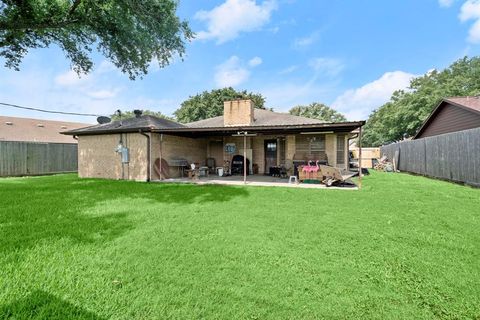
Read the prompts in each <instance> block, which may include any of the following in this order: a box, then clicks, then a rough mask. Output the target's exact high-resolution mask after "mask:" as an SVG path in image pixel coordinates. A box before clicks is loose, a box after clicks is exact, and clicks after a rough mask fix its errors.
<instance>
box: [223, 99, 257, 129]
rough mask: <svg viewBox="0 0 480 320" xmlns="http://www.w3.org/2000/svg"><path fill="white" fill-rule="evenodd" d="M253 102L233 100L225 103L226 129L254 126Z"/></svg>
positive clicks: (224, 119)
mask: <svg viewBox="0 0 480 320" xmlns="http://www.w3.org/2000/svg"><path fill="white" fill-rule="evenodd" d="M253 109H254V105H253V101H252V100H232V101H225V102H224V103H223V123H224V125H225V126H226V127H233V126H249V125H252V124H253V121H254V118H253Z"/></svg>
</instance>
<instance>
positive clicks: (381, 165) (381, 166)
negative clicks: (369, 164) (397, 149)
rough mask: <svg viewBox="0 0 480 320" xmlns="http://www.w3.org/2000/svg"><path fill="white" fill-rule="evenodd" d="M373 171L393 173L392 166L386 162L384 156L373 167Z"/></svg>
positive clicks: (386, 159)
mask: <svg viewBox="0 0 480 320" xmlns="http://www.w3.org/2000/svg"><path fill="white" fill-rule="evenodd" d="M373 169H375V170H377V171H387V172H392V171H393V164H392V162H390V161H389V160H388V158H387V157H386V156H385V155H384V156H383V157H381V158H380V159H379V160H378V163H377V164H376V165H375V166H374V167H373Z"/></svg>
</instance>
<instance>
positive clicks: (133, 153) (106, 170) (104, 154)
mask: <svg viewBox="0 0 480 320" xmlns="http://www.w3.org/2000/svg"><path fill="white" fill-rule="evenodd" d="M122 139H123V145H124V146H125V147H127V148H128V149H129V156H130V162H129V163H128V164H122V160H121V155H120V154H119V153H117V152H115V149H116V148H117V146H118V144H119V141H120V134H105V135H91V136H79V137H78V175H79V176H80V177H81V178H106V179H126V180H139V181H145V180H147V156H148V155H147V138H146V137H144V136H142V135H141V134H139V133H124V134H122Z"/></svg>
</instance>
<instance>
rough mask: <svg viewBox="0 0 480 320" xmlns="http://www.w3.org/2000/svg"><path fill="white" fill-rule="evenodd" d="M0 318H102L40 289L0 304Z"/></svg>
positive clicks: (37, 319)
mask: <svg viewBox="0 0 480 320" xmlns="http://www.w3.org/2000/svg"><path fill="white" fill-rule="evenodd" d="M0 318H1V319H16V320H23V319H29V320H31V319H34V320H43V319H45V320H46V319H49V320H65V319H79V320H102V319H104V318H101V317H99V316H97V315H96V314H94V313H93V312H90V311H87V310H84V309H83V308H80V307H77V306H75V305H73V304H71V303H70V302H68V301H65V300H62V299H60V298H58V297H56V296H54V295H52V294H49V293H47V292H44V291H42V290H36V291H34V292H32V293H31V294H29V295H28V296H27V297H26V298H24V299H19V300H16V301H13V302H11V303H9V304H5V305H2V306H0Z"/></svg>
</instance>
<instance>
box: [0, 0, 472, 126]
mask: <svg viewBox="0 0 480 320" xmlns="http://www.w3.org/2000/svg"><path fill="white" fill-rule="evenodd" d="M178 14H179V15H180V16H181V17H182V18H183V19H187V20H188V21H190V24H191V27H192V29H193V30H194V31H195V32H196V33H197V39H196V40H194V41H192V42H191V43H189V44H188V45H187V55H186V57H185V59H184V61H181V60H175V61H174V62H173V63H172V64H171V65H170V66H168V67H166V68H163V69H159V68H157V67H155V66H154V65H152V67H151V68H150V73H149V74H148V75H147V76H145V77H144V78H143V79H138V80H136V81H130V80H129V79H128V77H127V76H126V75H124V74H122V73H120V72H119V71H117V70H116V69H115V68H114V67H112V65H111V64H110V63H109V62H108V61H106V60H105V59H104V58H103V57H102V56H101V55H99V54H95V55H94V61H95V63H96V67H95V70H94V71H93V72H92V73H91V74H89V75H87V76H83V77H82V78H78V76H77V75H76V74H75V73H74V72H72V71H70V69H69V62H68V60H66V59H65V58H64V56H63V54H62V53H61V51H60V50H59V49H58V48H49V49H38V50H32V51H31V52H30V53H29V54H28V56H27V57H26V58H25V60H24V61H23V63H22V65H21V70H20V71H18V72H17V71H13V70H9V69H6V68H3V67H2V68H0V102H6V103H13V104H20V105H25V106H31V107H40V108H47V109H53V110H62V111H72V112H88V113H92V112H93V113H98V114H111V113H112V112H114V111H115V110H116V109H121V110H131V109H134V108H143V109H151V110H158V111H161V112H163V113H165V114H169V115H171V114H172V113H173V111H175V109H177V108H178V107H179V105H180V103H181V102H182V101H183V100H185V99H186V98H188V97H189V96H190V95H194V94H196V93H198V92H201V91H204V90H211V89H214V88H220V87H224V86H233V87H234V88H236V89H246V90H248V91H254V92H259V93H261V94H263V95H264V96H265V97H266V99H267V102H266V104H267V106H268V107H273V108H274V109H275V110H276V111H282V112H285V111H288V109H289V108H291V107H293V106H295V105H298V104H308V103H311V102H314V101H317V102H323V103H326V104H328V105H331V106H333V107H335V108H336V109H337V110H339V111H341V112H342V113H344V114H346V115H347V117H348V119H349V120H360V119H366V118H367V117H368V115H369V114H370V112H371V111H372V110H373V109H375V108H377V107H379V106H380V105H382V104H383V103H384V102H386V101H387V100H388V98H389V97H390V95H391V93H392V92H393V91H394V90H396V89H401V88H405V87H406V86H407V85H408V82H409V80H410V79H411V77H413V76H415V75H421V74H424V73H425V72H427V71H429V70H431V69H434V68H437V69H441V68H444V67H446V66H448V65H449V64H451V63H452V62H453V61H455V60H456V59H458V58H460V57H463V56H465V55H468V56H474V55H479V54H480V0H456V1H455V0H402V1H384V0H370V1H358V0H344V1H323V0H316V1H313V0H312V1H306V0H303V1H302V0H264V1H261V0H258V1H253V0H222V1H206V0H199V1H186V0H183V1H180V6H179V10H178ZM0 63H2V64H3V61H0ZM0 114H2V115H14V116H28V117H35V118H46V119H64V120H69V121H79V122H95V119H94V118H88V117H73V116H59V115H53V114H43V113H37V112H31V111H21V110H16V109H9V108H3V107H2V108H1V109H0Z"/></svg>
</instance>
